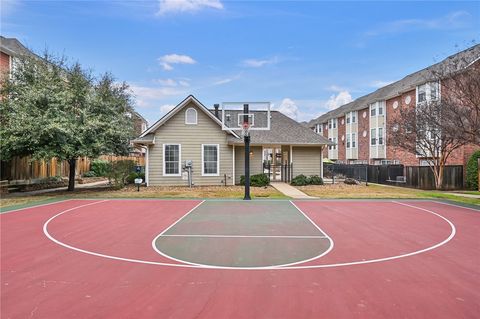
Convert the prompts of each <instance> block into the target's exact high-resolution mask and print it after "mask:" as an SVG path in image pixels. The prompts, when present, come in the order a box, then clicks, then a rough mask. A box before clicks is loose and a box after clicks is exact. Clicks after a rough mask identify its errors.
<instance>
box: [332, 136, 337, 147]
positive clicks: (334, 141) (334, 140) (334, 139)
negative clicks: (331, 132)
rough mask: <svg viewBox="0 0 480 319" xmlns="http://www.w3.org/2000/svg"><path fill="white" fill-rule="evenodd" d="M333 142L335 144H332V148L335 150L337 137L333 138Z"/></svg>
mask: <svg viewBox="0 0 480 319" xmlns="http://www.w3.org/2000/svg"><path fill="white" fill-rule="evenodd" d="M333 143H335V145H333V149H334V150H336V149H337V138H336V137H334V138H333Z"/></svg>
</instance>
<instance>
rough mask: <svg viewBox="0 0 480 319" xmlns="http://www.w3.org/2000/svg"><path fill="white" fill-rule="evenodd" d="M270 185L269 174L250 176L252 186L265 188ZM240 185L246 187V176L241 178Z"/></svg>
mask: <svg viewBox="0 0 480 319" xmlns="http://www.w3.org/2000/svg"><path fill="white" fill-rule="evenodd" d="M269 184H270V180H269V179H268V175H267V174H256V175H252V176H250V186H254V187H263V186H267V185H269ZM240 185H245V176H244V175H242V176H240Z"/></svg>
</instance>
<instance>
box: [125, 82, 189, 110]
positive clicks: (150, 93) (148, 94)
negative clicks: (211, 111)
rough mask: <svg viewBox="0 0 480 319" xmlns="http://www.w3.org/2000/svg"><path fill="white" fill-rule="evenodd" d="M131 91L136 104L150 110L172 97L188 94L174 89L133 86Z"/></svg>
mask: <svg viewBox="0 0 480 319" xmlns="http://www.w3.org/2000/svg"><path fill="white" fill-rule="evenodd" d="M130 89H131V90H132V91H133V94H134V95H135V98H136V104H137V106H138V107H141V108H150V107H153V106H155V105H158V104H160V101H162V100H164V99H166V98H169V97H172V96H181V95H185V94H186V92H184V91H183V90H180V89H177V88H174V87H147V86H139V85H131V86H130Z"/></svg>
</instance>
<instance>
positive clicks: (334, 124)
mask: <svg viewBox="0 0 480 319" xmlns="http://www.w3.org/2000/svg"><path fill="white" fill-rule="evenodd" d="M332 121H333V128H337V119H333V120H332Z"/></svg>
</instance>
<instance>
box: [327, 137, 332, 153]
mask: <svg viewBox="0 0 480 319" xmlns="http://www.w3.org/2000/svg"><path fill="white" fill-rule="evenodd" d="M328 140H329V141H330V142H331V141H332V139H331V138H330V137H329V138H328ZM328 149H329V150H331V149H332V145H328Z"/></svg>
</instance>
